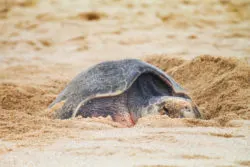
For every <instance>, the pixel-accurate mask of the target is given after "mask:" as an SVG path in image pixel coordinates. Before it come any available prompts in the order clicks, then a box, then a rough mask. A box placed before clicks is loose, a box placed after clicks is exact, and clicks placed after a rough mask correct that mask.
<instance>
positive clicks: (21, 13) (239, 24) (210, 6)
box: [0, 0, 250, 166]
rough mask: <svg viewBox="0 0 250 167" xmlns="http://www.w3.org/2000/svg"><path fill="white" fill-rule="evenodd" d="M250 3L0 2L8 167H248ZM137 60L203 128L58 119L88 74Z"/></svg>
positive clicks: (0, 141)
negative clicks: (78, 80)
mask: <svg viewBox="0 0 250 167" xmlns="http://www.w3.org/2000/svg"><path fill="white" fill-rule="evenodd" d="M249 11H250V1H247V0H239V1H236V0H235V1H230V0H228V1H227V0H223V1H222V0H221V1H217V0H204V1H198V0H182V1H181V0H178V1H177V0H176V1H174V0H172V1H170V0H165V1H151V0H145V1H121V0H120V1H119V0H103V1H98V0H95V1H90V0H89V1H87V0H85V1H81V0H75V1H69V0H60V1H59V0H43V1H38V0H12V1H7V0H6V1H0V52H1V53H0V166H118V165H119V166H250V156H249V155H250V144H249V142H250V121H249V119H250V65H249V63H250V35H249V32H250V12H249ZM124 58H140V59H143V60H144V61H147V62H149V63H151V64H154V65H156V66H158V67H159V68H161V69H163V70H164V71H166V72H167V73H168V74H169V75H170V76H172V77H173V78H174V79H175V80H176V81H177V82H179V83H180V84H181V85H182V86H183V87H184V88H185V89H186V90H187V91H188V92H189V93H190V95H191V96H192V97H193V99H194V101H195V102H196V103H197V105H198V106H199V108H200V109H201V111H202V114H203V117H204V120H195V119H169V118H168V117H166V116H148V117H145V118H141V119H140V120H139V121H138V123H137V124H136V126H135V127H133V128H122V126H121V125H120V124H118V123H115V122H113V121H112V120H111V118H92V119H91V118H85V119H83V118H75V119H72V120H54V119H52V117H51V116H52V115H53V111H51V110H48V109H47V106H48V105H49V104H50V103H51V102H52V101H53V99H55V97H56V96H57V94H58V93H59V92H60V91H61V90H62V89H63V88H64V87H65V85H66V84H67V83H68V82H69V81H70V80H71V79H72V78H73V77H74V76H75V75H76V74H77V73H79V72H81V71H82V70H84V69H86V68H88V67H89V66H91V65H93V64H96V63H98V62H101V61H104V60H116V59H124Z"/></svg>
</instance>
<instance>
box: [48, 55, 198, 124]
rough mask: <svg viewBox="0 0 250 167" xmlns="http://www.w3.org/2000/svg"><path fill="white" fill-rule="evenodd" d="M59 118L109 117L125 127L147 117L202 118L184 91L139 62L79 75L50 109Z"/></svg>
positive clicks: (117, 63) (104, 66) (103, 65)
mask: <svg viewBox="0 0 250 167" xmlns="http://www.w3.org/2000/svg"><path fill="white" fill-rule="evenodd" d="M61 101H65V103H64V104H63V106H62V107H61V108H60V109H58V110H57V111H56V114H55V115H56V118H59V119H67V118H71V117H76V116H79V115H81V116H82V117H98V116H103V117H106V116H108V115H110V116H111V117H112V119H113V120H114V121H116V122H120V123H121V124H123V125H126V126H132V125H134V124H135V123H136V122H137V120H138V118H140V117H142V116H145V115H147V114H166V115H168V116H169V117H171V118H182V117H185V118H186V117H188V118H200V117H201V114H200V112H199V110H198V108H197V106H196V105H195V104H194V103H193V102H192V100H191V98H190V97H189V96H188V95H187V93H186V92H185V90H184V89H183V88H182V87H181V86H180V85H179V84H177V83H176V82H175V81H174V80H173V79H172V78H171V77H170V76H168V75H167V74H165V73H164V72H163V71H161V70H160V69H158V68H157V67H155V66H153V65H150V64H148V63H145V62H142V61H140V60H136V59H126V60H119V61H107V62H103V63H100V64H97V65H95V66H93V67H91V68H89V69H88V70H86V71H83V72H82V73H80V74H79V75H77V76H76V77H75V78H74V79H73V80H72V81H71V82H70V83H69V84H68V85H67V86H66V88H65V89H64V90H63V91H62V92H61V93H60V94H59V95H58V97H57V98H56V99H55V101H54V102H52V104H51V105H50V106H49V107H53V106H54V105H55V104H57V103H59V102H61Z"/></svg>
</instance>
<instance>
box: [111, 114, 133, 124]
mask: <svg viewBox="0 0 250 167" xmlns="http://www.w3.org/2000/svg"><path fill="white" fill-rule="evenodd" d="M112 119H113V120H114V121H115V122H118V123H120V124H122V125H123V126H125V127H132V126H134V125H135V122H134V121H133V119H132V117H131V115H130V114H129V113H128V112H124V113H116V114H114V115H113V116H112Z"/></svg>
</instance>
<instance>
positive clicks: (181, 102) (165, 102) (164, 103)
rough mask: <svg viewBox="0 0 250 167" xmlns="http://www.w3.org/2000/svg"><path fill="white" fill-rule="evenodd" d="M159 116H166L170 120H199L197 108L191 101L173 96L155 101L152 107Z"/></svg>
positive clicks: (199, 115)
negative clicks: (155, 108) (155, 107)
mask: <svg viewBox="0 0 250 167" xmlns="http://www.w3.org/2000/svg"><path fill="white" fill-rule="evenodd" d="M155 105H156V106H157V110H158V112H159V113H160V114H161V115H168V116H169V117H170V118H201V114H200V112H199V110H198V108H197V106H196V105H195V104H194V103H193V102H192V100H191V99H187V98H183V97H174V96H164V97H161V98H159V99H157V101H155V100H154V106H155Z"/></svg>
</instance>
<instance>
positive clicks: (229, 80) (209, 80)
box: [0, 56, 250, 139]
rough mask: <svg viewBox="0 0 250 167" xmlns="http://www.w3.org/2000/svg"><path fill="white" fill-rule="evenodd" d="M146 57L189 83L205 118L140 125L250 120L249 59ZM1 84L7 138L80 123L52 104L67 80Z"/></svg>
mask: <svg viewBox="0 0 250 167" xmlns="http://www.w3.org/2000/svg"><path fill="white" fill-rule="evenodd" d="M145 61H146V62H149V63H151V64H153V65H155V66H157V67H159V68H161V69H162V70H164V71H166V72H167V73H168V74H169V75H170V76H172V77H173V78H174V79H175V80H176V81H177V82H179V83H180V84H181V85H183V87H184V88H186V89H187V90H188V91H189V93H190V95H191V97H192V98H193V99H194V102H195V103H197V105H198V106H199V108H200V110H201V112H202V115H203V119H204V120H196V119H183V120H180V119H176V120H171V119H169V118H164V117H158V116H153V118H151V117H149V118H142V120H140V121H139V125H137V126H143V125H144V124H145V125H147V127H148V125H149V124H151V123H150V122H152V121H153V122H154V123H153V124H152V127H173V126H175V125H176V126H219V127H220V126H222V127H223V126H230V124H227V123H228V122H230V120H240V119H246V120H248V119H250V115H249V114H250V106H249V104H250V82H249V78H250V67H249V65H248V64H247V63H246V62H244V61H243V60H237V59H233V58H221V57H213V56H199V57H197V58H195V59H193V60H184V59H180V58H171V57H168V56H150V57H148V58H146V59H145ZM52 84H53V85H52ZM0 86H1V89H0V90H1V91H0V101H1V103H0V104H1V109H2V111H3V112H1V119H2V121H1V122H2V123H1V138H6V139H16V138H22V137H21V136H22V135H23V136H25V137H27V136H32V137H36V135H38V136H37V137H40V133H38V132H41V131H44V132H45V133H50V132H51V133H52V134H53V132H56V131H57V130H58V129H60V130H61V129H63V128H68V126H72V127H74V126H73V125H70V124H76V122H74V121H72V120H66V121H60V120H54V119H53V112H54V110H55V109H52V110H48V109H47V107H48V105H49V104H50V103H51V102H52V101H53V100H54V99H55V97H56V96H57V94H58V93H59V92H60V91H61V90H62V89H63V87H64V86H66V82H60V81H58V82H51V83H50V84H49V85H45V86H39V87H37V86H23V85H17V84H8V83H3V84H1V85H0ZM79 119H81V118H79ZM87 120H88V121H87ZM91 120H92V119H90V118H89V119H83V118H82V120H81V121H82V122H83V123H81V124H82V125H83V126H85V125H84V124H86V127H85V128H86V129H88V128H87V127H89V128H90V129H95V128H94V127H91V126H89V125H87V124H88V123H89V121H90V122H91ZM102 120H105V118H103V119H101V118H100V119H99V120H98V119H93V122H96V121H97V122H99V123H104V124H108V125H111V127H122V126H119V124H117V123H112V120H111V119H110V118H108V119H107V121H102ZM145 120H146V121H145ZM85 121H86V122H85ZM112 125H113V126H112ZM104 127H106V125H104ZM149 127H150V126H149ZM57 128H58V129H57ZM82 129H84V127H82ZM33 133H34V134H33ZM27 134H28V135H27ZM16 136H17V137H16Z"/></svg>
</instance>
